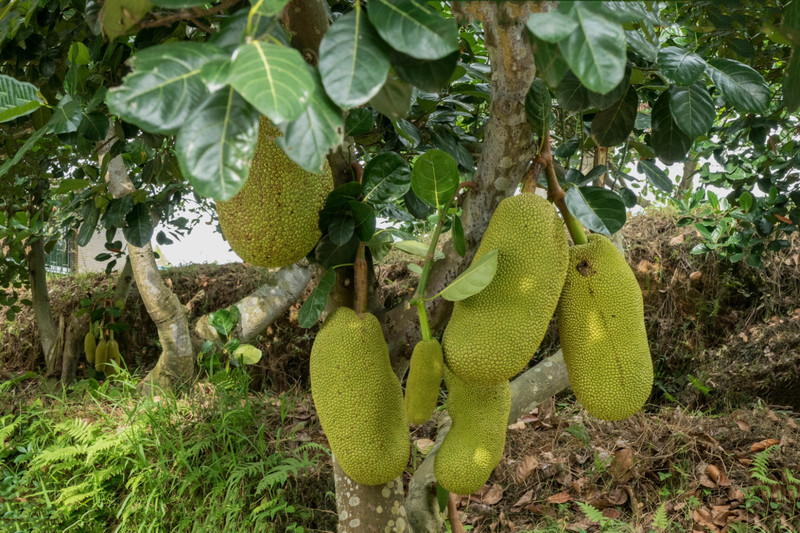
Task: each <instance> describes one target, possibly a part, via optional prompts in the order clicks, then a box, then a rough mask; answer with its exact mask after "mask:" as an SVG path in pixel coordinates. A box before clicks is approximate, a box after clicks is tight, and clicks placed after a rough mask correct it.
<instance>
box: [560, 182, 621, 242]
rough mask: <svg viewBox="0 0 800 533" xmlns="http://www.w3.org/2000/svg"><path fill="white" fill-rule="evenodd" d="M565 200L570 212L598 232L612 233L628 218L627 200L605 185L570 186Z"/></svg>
mask: <svg viewBox="0 0 800 533" xmlns="http://www.w3.org/2000/svg"><path fill="white" fill-rule="evenodd" d="M564 200H565V201H566V203H567V208H568V209H569V211H570V213H572V214H573V215H574V216H575V218H577V219H578V220H579V221H580V222H581V223H582V224H583V225H584V226H586V227H587V228H589V229H590V230H592V231H594V232H596V233H602V234H604V235H612V234H614V233H616V232H617V231H619V230H620V229H622V226H624V225H625V221H626V220H627V215H626V213H625V202H623V201H622V198H620V197H619V195H618V194H617V193H615V192H614V191H610V190H608V189H606V188H604V187H593V186H591V187H570V188H569V190H568V191H567V195H566V197H565V198H564Z"/></svg>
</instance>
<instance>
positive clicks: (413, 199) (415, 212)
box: [403, 189, 433, 220]
mask: <svg viewBox="0 0 800 533" xmlns="http://www.w3.org/2000/svg"><path fill="white" fill-rule="evenodd" d="M403 203H404V204H405V206H406V210H407V211H408V212H409V213H411V215H412V216H413V217H414V218H418V219H420V220H427V218H428V217H429V216H430V215H431V214H433V208H432V207H431V206H429V205H428V204H426V203H425V202H423V201H422V200H420V199H419V196H417V195H416V194H414V191H413V190H412V189H409V190H408V192H406V194H405V195H403Z"/></svg>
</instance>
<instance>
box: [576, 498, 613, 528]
mask: <svg viewBox="0 0 800 533" xmlns="http://www.w3.org/2000/svg"><path fill="white" fill-rule="evenodd" d="M575 503H577V504H578V507H580V508H581V511H583V514H585V515H586V518H588V519H589V520H591V521H592V522H597V523H598V524H603V523H605V522H606V521H607V520H608V518H606V517H605V516H603V512H602V511H600V510H598V509H596V508H595V507H594V506H592V505H590V504H588V503H584V502H575Z"/></svg>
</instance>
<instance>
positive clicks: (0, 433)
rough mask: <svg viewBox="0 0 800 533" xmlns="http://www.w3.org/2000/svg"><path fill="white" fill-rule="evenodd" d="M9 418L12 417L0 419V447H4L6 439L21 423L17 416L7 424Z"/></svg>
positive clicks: (20, 417) (20, 418)
mask: <svg viewBox="0 0 800 533" xmlns="http://www.w3.org/2000/svg"><path fill="white" fill-rule="evenodd" d="M11 418H12V415H8V416H4V417H3V418H0V446H5V443H6V439H7V438H8V437H10V436H11V434H12V433H14V431H16V430H17V428H18V427H19V425H20V424H21V423H22V416H17V417H16V418H15V419H14V420H11V421H10V422H9V421H8V420H10V419H11Z"/></svg>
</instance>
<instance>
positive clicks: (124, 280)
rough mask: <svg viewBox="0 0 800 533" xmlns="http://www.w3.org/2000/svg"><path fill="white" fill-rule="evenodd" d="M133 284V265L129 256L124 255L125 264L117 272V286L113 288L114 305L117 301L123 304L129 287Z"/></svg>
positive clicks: (126, 299)
mask: <svg viewBox="0 0 800 533" xmlns="http://www.w3.org/2000/svg"><path fill="white" fill-rule="evenodd" d="M132 286H133V265H131V256H130V255H127V256H125V266H124V267H122V270H120V272H119V274H118V275H117V287H116V288H115V289H114V305H117V303H119V302H122V305H123V306H124V305H125V302H127V301H128V296H129V295H130V293H131V287H132Z"/></svg>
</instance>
